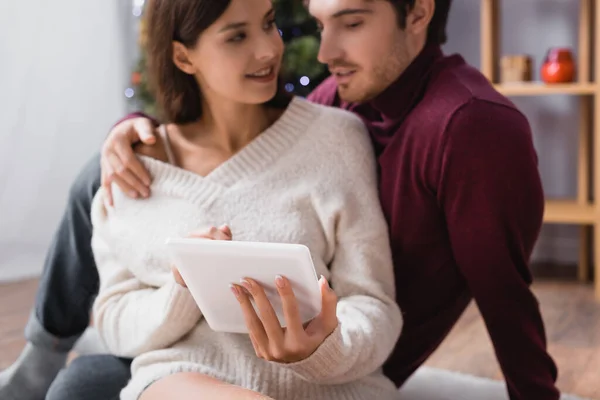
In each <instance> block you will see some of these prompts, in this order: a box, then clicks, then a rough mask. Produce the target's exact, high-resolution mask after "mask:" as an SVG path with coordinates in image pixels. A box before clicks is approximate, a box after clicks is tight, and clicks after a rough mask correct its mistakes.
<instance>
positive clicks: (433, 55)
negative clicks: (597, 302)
mask: <svg viewBox="0 0 600 400" xmlns="http://www.w3.org/2000/svg"><path fill="white" fill-rule="evenodd" d="M443 56H444V55H443V52H442V49H441V48H440V46H439V45H437V44H430V45H426V46H425V47H424V48H423V50H421V52H420V53H419V54H418V55H417V57H416V58H415V59H414V60H413V61H412V62H411V63H410V64H409V66H408V67H407V68H406V70H404V72H402V74H400V76H399V77H398V79H396V81H394V82H393V83H392V84H391V85H390V86H388V87H387V89H385V90H384V91H383V92H382V93H380V94H379V95H378V96H377V97H375V98H374V99H373V100H371V101H370V102H369V103H370V105H371V106H372V107H373V108H374V109H376V110H377V111H378V112H379V113H381V115H382V117H384V119H388V118H389V119H399V118H402V117H403V116H404V115H406V113H407V112H408V111H410V109H411V108H412V105H413V103H414V102H415V100H416V97H417V96H419V94H420V93H421V91H422V90H421V89H422V87H423V85H425V83H426V81H427V80H426V79H425V78H426V77H427V75H428V74H429V73H430V71H431V70H432V68H433V66H434V65H435V62H436V61H437V60H439V59H441V58H442V57H443Z"/></svg>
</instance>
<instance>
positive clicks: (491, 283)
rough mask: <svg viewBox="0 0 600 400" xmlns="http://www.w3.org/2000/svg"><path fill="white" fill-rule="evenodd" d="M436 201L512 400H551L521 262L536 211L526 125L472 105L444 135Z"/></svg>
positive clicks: (547, 364)
mask: <svg viewBox="0 0 600 400" xmlns="http://www.w3.org/2000/svg"><path fill="white" fill-rule="evenodd" d="M444 141H445V143H444V144H443V149H444V150H443V155H442V161H441V168H440V181H439V187H438V197H439V201H440V204H441V206H442V207H443V209H444V211H445V214H446V218H447V224H448V231H449V235H450V240H451V243H452V249H453V251H454V256H455V259H456V262H457V264H458V266H459V268H460V271H461V273H462V274H463V276H464V277H465V279H466V281H467V284H468V286H469V288H470V290H471V292H472V294H473V297H474V299H475V301H476V303H477V306H478V307H479V310H480V312H481V314H482V316H483V319H484V321H485V324H486V327H487V329H488V332H489V334H490V337H491V339H492V342H493V345H494V349H495V352H496V356H497V358H498V361H499V363H500V366H501V368H502V371H503V373H504V376H505V378H506V382H507V386H508V392H509V395H510V398H511V399H512V400H529V399H536V400H556V399H558V398H559V393H558V391H557V389H556V387H555V381H556V376H557V369H556V365H555V363H554V361H553V360H552V358H551V357H550V355H549V354H548V353H547V350H546V337H545V331H544V324H543V321H542V317H541V314H540V310H539V304H538V302H537V299H536V298H535V296H534V294H533V293H532V292H531V290H530V288H529V285H530V283H531V274H530V272H529V266H528V263H529V258H530V256H531V252H532V250H533V247H534V244H535V242H536V240H537V237H538V234H539V231H540V228H541V224H542V217H543V211H544V194H543V189H542V184H541V180H540V176H539V172H538V168H537V157H536V154H535V149H534V147H533V143H532V138H531V132H530V127H529V124H528V122H527V120H526V118H525V117H524V116H523V115H522V114H521V113H519V112H518V111H517V110H516V109H513V108H511V107H509V106H507V105H502V104H496V103H491V102H487V101H484V100H472V101H471V102H470V103H468V104H466V105H465V106H463V107H462V108H461V109H460V110H458V111H457V112H456V113H455V115H454V116H453V118H452V120H451V121H450V122H449V125H448V127H447V129H446V133H445V137H444Z"/></svg>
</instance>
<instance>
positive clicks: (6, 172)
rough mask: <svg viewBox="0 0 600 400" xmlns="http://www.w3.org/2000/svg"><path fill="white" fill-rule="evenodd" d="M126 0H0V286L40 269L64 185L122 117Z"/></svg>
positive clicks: (127, 49) (130, 30)
mask: <svg viewBox="0 0 600 400" xmlns="http://www.w3.org/2000/svg"><path fill="white" fill-rule="evenodd" d="M135 46H136V43H135V17H134V16H133V15H132V6H131V3H130V2H129V0H102V1H82V0H60V1H46V0H23V1H14V0H0V124H1V125H0V281H2V280H7V279H15V278H18V277H23V276H28V275H35V274H38V273H39V272H40V271H41V268H42V262H43V258H44V255H45V252H46V249H47V247H48V245H49V243H50V239H51V237H52V235H53V233H54V230H55V229H56V227H57V224H58V221H59V218H60V216H61V214H62V211H63V208H64V205H65V201H66V197H67V193H68V188H69V186H70V184H71V182H72V180H73V179H74V177H75V176H76V174H77V172H78V171H79V170H80V168H81V167H82V166H83V164H84V163H85V162H86V161H87V160H88V159H89V158H90V157H91V156H92V155H93V154H94V152H96V151H98V149H99V147H100V144H101V143H102V140H103V138H104V137H105V136H106V134H107V132H108V130H109V129H110V127H111V124H112V123H114V122H115V120H116V119H117V118H119V117H120V116H122V115H123V114H124V113H125V112H126V111H127V102H126V100H127V99H126V98H125V97H124V94H123V93H124V90H125V88H126V87H127V86H126V85H127V84H128V81H129V71H130V68H131V63H132V61H133V55H134V54H135Z"/></svg>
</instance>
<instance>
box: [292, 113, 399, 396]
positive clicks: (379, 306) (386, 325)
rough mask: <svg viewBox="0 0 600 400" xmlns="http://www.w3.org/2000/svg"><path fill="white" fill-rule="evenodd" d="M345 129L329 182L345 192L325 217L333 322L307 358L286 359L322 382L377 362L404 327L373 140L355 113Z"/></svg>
mask: <svg viewBox="0 0 600 400" xmlns="http://www.w3.org/2000/svg"><path fill="white" fill-rule="evenodd" d="M348 129H349V130H350V132H348V131H347V132H344V133H343V135H345V137H346V138H347V141H346V142H345V143H343V144H340V146H339V147H338V151H342V152H343V154H337V155H335V156H334V157H335V159H336V160H338V159H339V160H340V165H339V166H340V167H341V168H339V169H336V170H335V171H336V172H339V173H340V175H338V176H337V177H336V179H337V183H336V185H335V186H338V187H339V186H340V185H343V186H345V187H344V195H343V199H342V201H341V202H340V203H339V204H337V205H336V206H335V207H334V208H335V210H336V211H335V212H334V213H332V215H333V217H332V218H329V219H328V220H326V221H325V226H326V230H328V231H329V232H332V234H331V235H329V234H328V235H327V236H330V237H332V238H333V240H332V242H333V243H332V247H333V248H334V254H333V261H332V262H331V264H330V271H331V277H330V283H331V287H332V288H333V289H334V291H335V292H336V294H337V296H338V298H339V301H338V306H337V316H338V327H337V328H336V330H335V331H334V332H333V333H332V334H331V335H330V336H329V337H328V338H327V339H326V340H325V341H324V342H323V344H321V346H320V347H319V348H318V349H317V350H316V351H315V352H314V353H313V354H312V355H311V356H310V357H308V358H307V359H305V360H303V361H300V362H297V363H293V364H287V367H288V368H290V369H292V370H293V371H294V372H295V373H296V374H297V375H299V376H300V377H301V378H303V379H305V380H307V381H310V382H314V383H320V384H341V383H347V382H352V381H355V380H356V379H360V378H362V377H365V376H368V375H370V374H372V373H373V372H375V371H376V370H378V369H379V368H381V366H382V365H383V363H384V362H385V360H386V359H387V358H388V357H389V355H390V354H391V352H392V350H393V349H394V346H395V345H396V342H397V340H398V337H399V336H400V332H401V329H402V315H401V313H400V309H399V307H398V305H397V303H396V301H395V286H394V282H395V281H394V272H393V264H392V256H391V250H390V245H389V236H388V228H387V224H386V221H385V219H384V216H383V212H382V210H381V207H380V203H379V196H378V192H377V178H376V168H375V162H374V156H373V154H372V147H371V143H370V140H369V138H368V134H367V132H366V130H365V128H364V125H363V124H362V122H360V121H359V120H358V119H356V120H352V124H351V126H349V127H348ZM340 134H341V133H340ZM340 182H345V183H343V184H341V183H340ZM332 186H333V185H332ZM331 197H334V196H331ZM329 209H330V210H331V208H329ZM330 215H331V214H330Z"/></svg>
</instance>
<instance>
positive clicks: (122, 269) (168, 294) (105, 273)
mask: <svg viewBox="0 0 600 400" xmlns="http://www.w3.org/2000/svg"><path fill="white" fill-rule="evenodd" d="M111 219H113V218H111V216H110V215H109V214H108V210H107V209H106V208H105V206H104V205H103V201H102V189H100V191H99V192H98V194H97V195H96V197H95V198H94V201H93V203H92V223H93V235H92V249H93V252H94V258H95V261H96V265H97V268H98V273H99V276H100V291H99V294H98V297H97V298H96V301H95V303H94V307H93V312H94V323H95V326H96V327H97V329H98V331H99V333H100V336H101V337H102V339H103V340H104V342H105V344H106V345H107V347H108V349H109V350H110V351H111V353H113V354H115V355H117V356H121V357H135V356H137V355H139V354H142V353H145V352H147V351H152V350H159V349H164V348H166V347H168V346H170V345H171V344H173V343H174V342H176V341H177V340H179V339H181V338H182V337H183V336H184V335H186V334H187V333H188V332H189V331H190V330H191V329H192V328H194V327H195V326H196V324H197V323H198V321H199V320H200V317H201V313H200V310H199V309H198V306H197V305H196V302H195V301H194V299H193V297H192V295H191V294H190V292H189V291H188V289H187V288H184V287H182V286H180V285H179V284H178V283H177V282H175V280H174V279H173V278H172V277H171V279H169V280H168V281H167V282H166V283H165V284H164V285H163V286H161V287H152V286H150V285H147V284H144V283H142V282H141V281H140V280H139V279H137V278H136V277H135V276H134V275H133V274H132V272H131V271H130V270H128V268H127V266H126V265H124V264H123V262H122V260H120V259H119V257H117V256H116V252H115V251H113V250H114V249H113V246H112V244H113V243H115V242H116V241H117V240H118V238H117V237H113V236H114V235H112V234H111V222H113V221H111ZM149 310H152V311H151V312H148V311H149Z"/></svg>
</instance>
